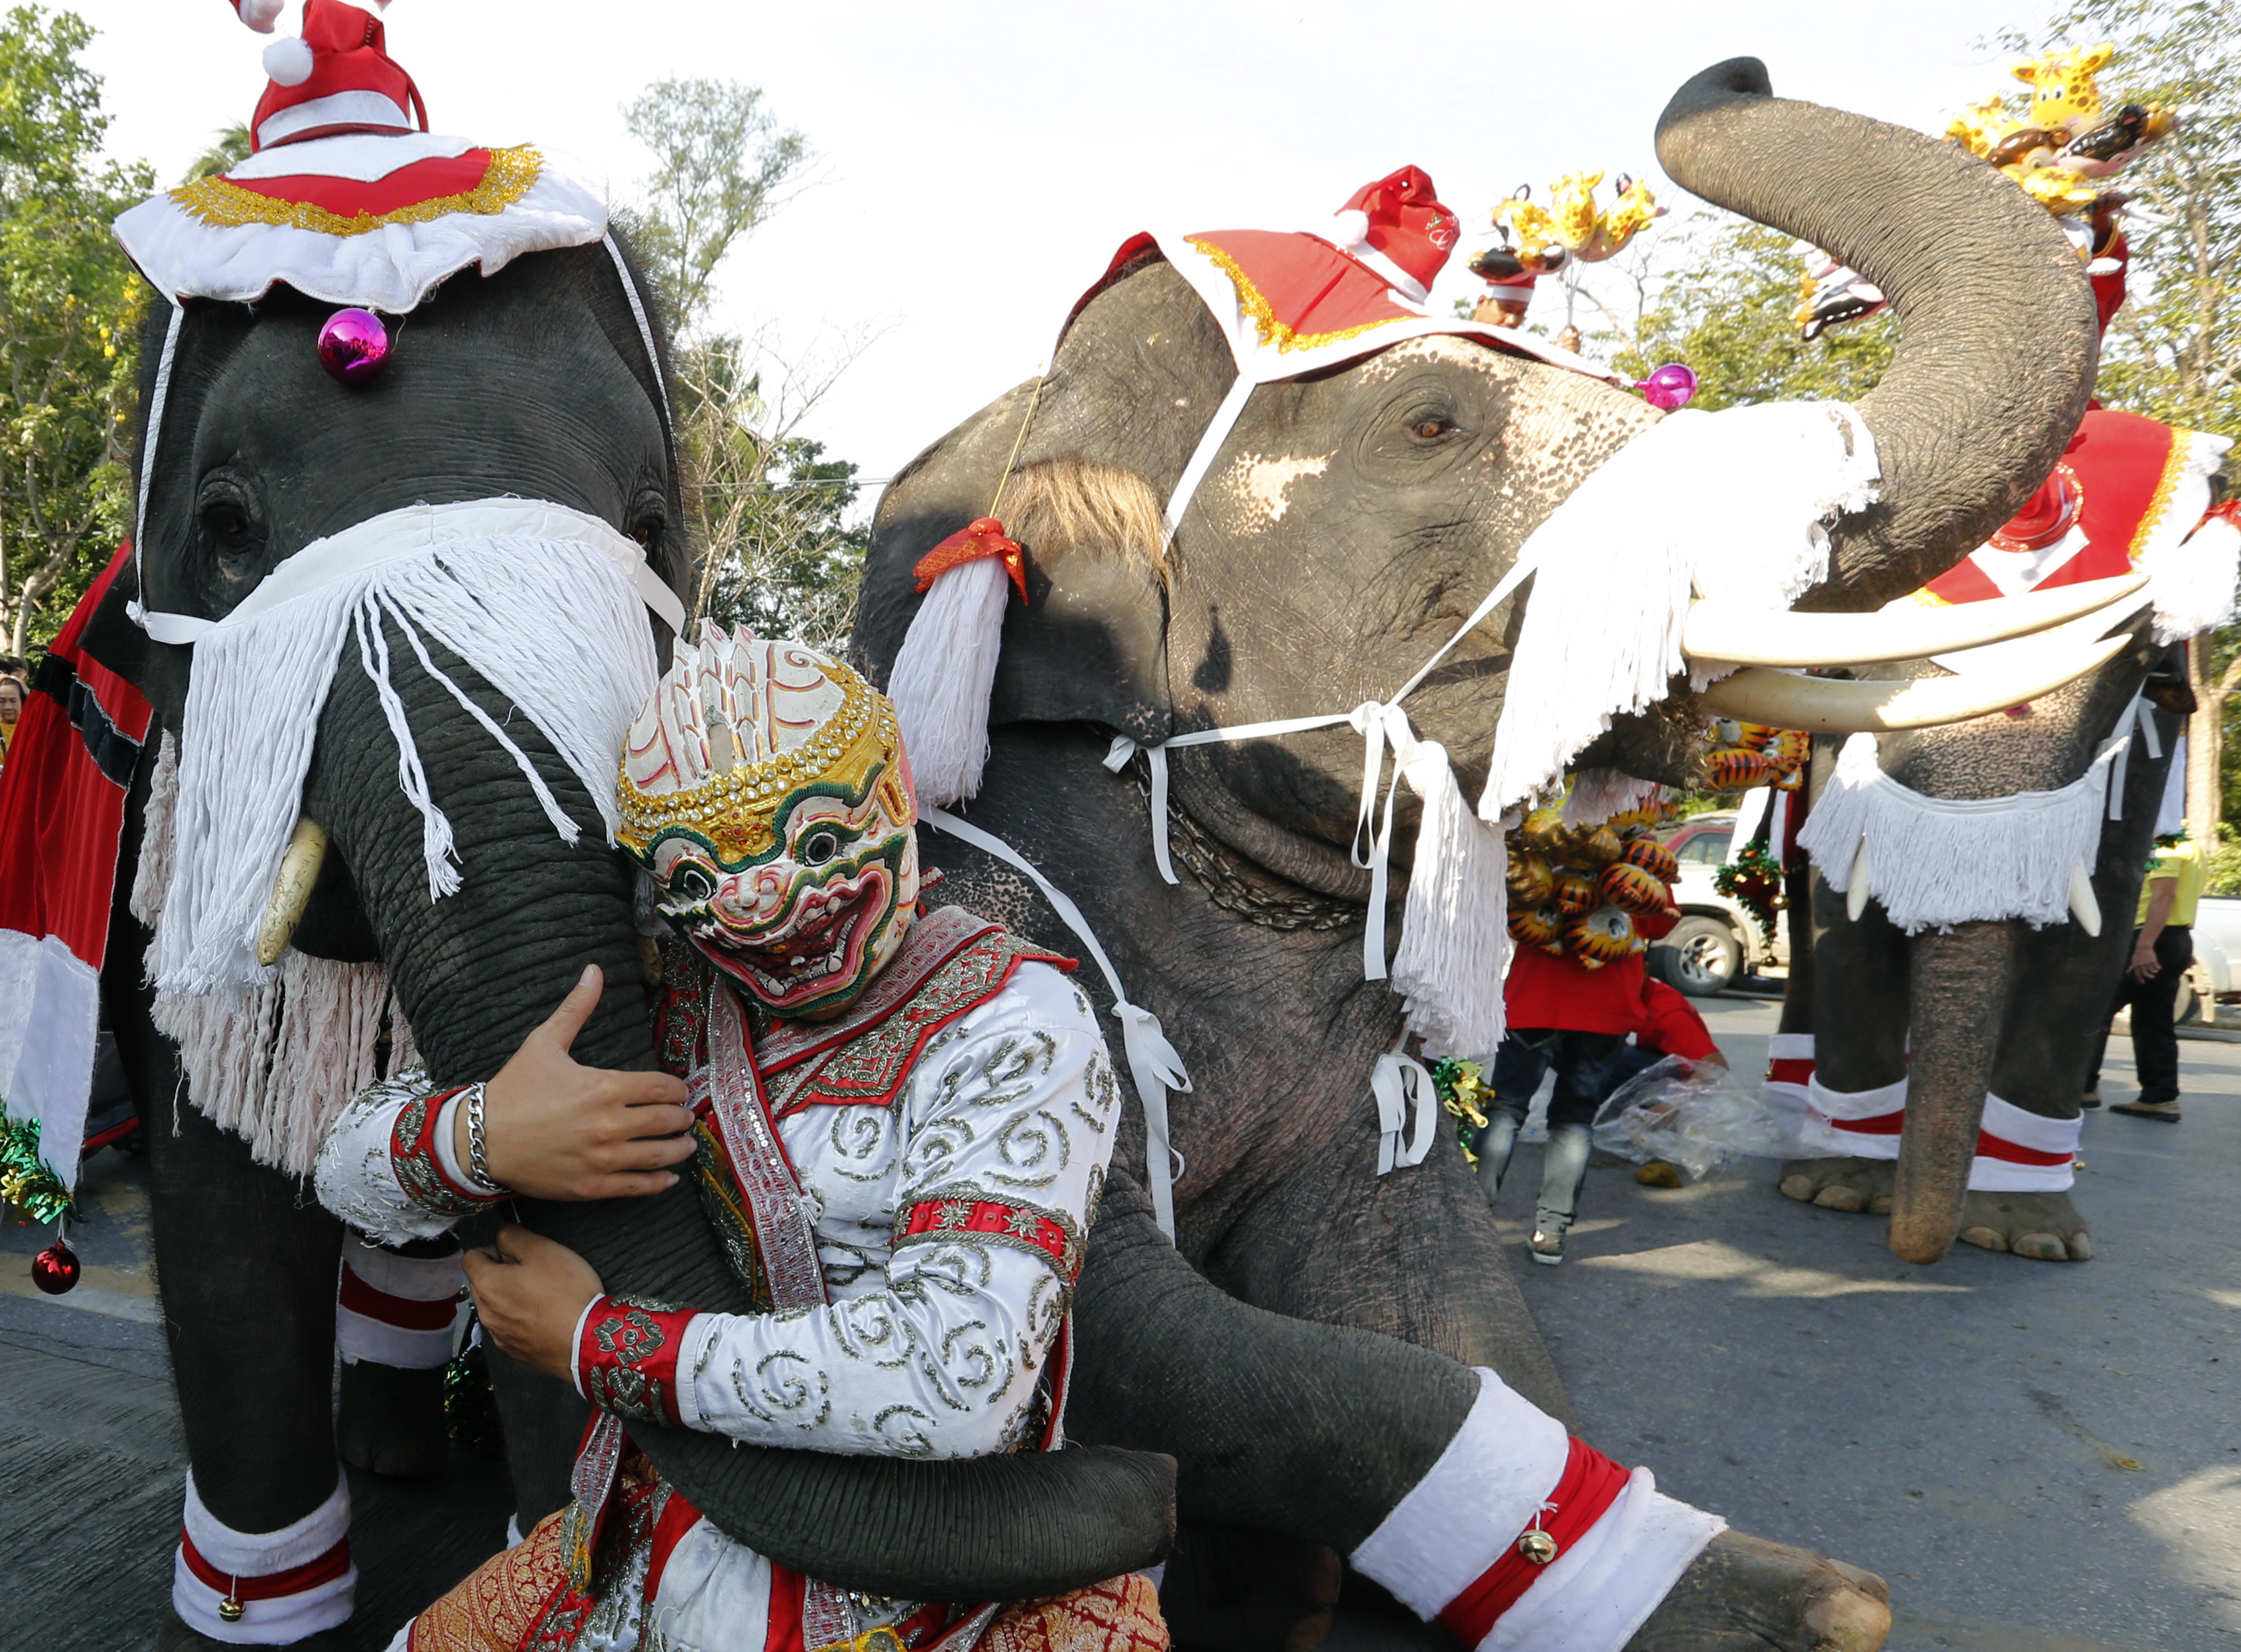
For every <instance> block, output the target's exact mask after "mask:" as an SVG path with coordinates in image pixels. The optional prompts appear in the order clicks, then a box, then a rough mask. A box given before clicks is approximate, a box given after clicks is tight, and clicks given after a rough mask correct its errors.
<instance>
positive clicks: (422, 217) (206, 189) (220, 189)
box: [171, 144, 545, 236]
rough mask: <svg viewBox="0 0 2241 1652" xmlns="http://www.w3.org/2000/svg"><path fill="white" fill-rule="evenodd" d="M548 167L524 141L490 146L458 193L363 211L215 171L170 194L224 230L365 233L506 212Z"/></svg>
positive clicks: (192, 211)
mask: <svg viewBox="0 0 2241 1652" xmlns="http://www.w3.org/2000/svg"><path fill="white" fill-rule="evenodd" d="M544 170H545V160H544V157H542V156H540V155H539V154H538V152H537V151H536V150H534V149H532V148H531V147H530V146H529V145H528V144H521V145H518V147H516V148H513V149H496V150H492V151H491V160H490V165H489V167H488V168H487V169H486V170H485V171H484V173H483V181H482V182H481V183H479V184H476V185H475V186H474V188H472V189H471V190H464V191H461V192H460V193H458V194H457V195H439V196H438V197H435V198H434V199H433V200H429V201H415V202H413V203H412V204H411V205H410V206H400V207H398V208H397V209H396V210H395V211H391V212H360V213H358V215H357V216H356V217H347V218H346V217H343V216H342V215H341V214H340V213H337V212H330V211H327V209H326V208H324V207H323V206H315V205H313V204H311V202H309V201H283V200H279V199H277V198H276V197H272V196H270V195H260V194H258V192H257V191H255V190H245V189H244V188H242V187H241V185H240V184H236V183H234V182H233V181H232V180H231V178H226V177H217V176H213V177H203V178H197V179H196V180H195V181H194V182H193V183H191V184H181V185H180V186H179V187H178V188H177V189H175V190H173V191H171V198H172V199H173V200H174V201H177V203H178V204H179V205H180V206H181V207H183V208H184V209H185V210H186V211H189V212H191V213H192V214H193V215H194V216H195V217H198V218H200V219H201V220H202V221H203V222H204V224H210V225H211V226H212V227H213V228H216V229H221V230H234V229H240V228H242V227H243V226H244V225H247V224H275V225H279V226H283V227H285V228H291V229H298V230H311V231H317V232H318V234H321V235H345V236H347V235H366V234H370V233H371V231H375V230H378V229H381V228H384V227H385V226H386V225H388V224H427V223H430V222H432V221H433V220H435V219H437V218H441V217H450V216H451V215H452V213H454V212H477V213H481V214H482V215H484V216H485V217H488V216H490V215H492V214H493V213H498V212H503V211H505V209H506V208H508V207H510V206H512V204H514V203H515V202H516V201H518V200H519V199H520V198H521V197H523V196H525V195H526V194H528V193H529V191H530V187H531V186H532V184H535V183H536V182H537V179H538V176H539V173H541V172H542V171H544Z"/></svg>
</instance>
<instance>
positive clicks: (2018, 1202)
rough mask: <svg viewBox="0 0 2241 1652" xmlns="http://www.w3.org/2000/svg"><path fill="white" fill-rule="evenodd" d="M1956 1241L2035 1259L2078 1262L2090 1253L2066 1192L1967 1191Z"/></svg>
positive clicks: (2086, 1235) (2089, 1238) (2087, 1236)
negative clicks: (1967, 1195) (1967, 1194)
mask: <svg viewBox="0 0 2241 1652" xmlns="http://www.w3.org/2000/svg"><path fill="white" fill-rule="evenodd" d="M1961 1239H1962V1242H1963V1243H1964V1244H1970V1245H1974V1246H1977V1247H1978V1248H1979V1249H1982V1250H1997V1251H2005V1252H2006V1253H2007V1254H2009V1255H2010V1256H2028V1257H2030V1259H2031V1260H2032V1261H2036V1262H2082V1261H2087V1260H2088V1259H2090V1257H2091V1256H2092V1254H2093V1235H2092V1234H2089V1233H2087V1232H2086V1231H2085V1218H2084V1217H2083V1216H2081V1215H2079V1214H2077V1206H2075V1205H2073V1204H2071V1203H2070V1195H2069V1194H2066V1193H1974V1192H1972V1193H1970V1195H1969V1198H1968V1201H1967V1202H1966V1203H1965V1204H1963V1206H1962V1207H1961Z"/></svg>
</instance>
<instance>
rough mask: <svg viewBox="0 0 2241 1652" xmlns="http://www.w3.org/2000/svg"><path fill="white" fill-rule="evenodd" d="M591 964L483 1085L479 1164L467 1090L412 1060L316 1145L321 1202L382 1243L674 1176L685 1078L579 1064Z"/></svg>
mask: <svg viewBox="0 0 2241 1652" xmlns="http://www.w3.org/2000/svg"><path fill="white" fill-rule="evenodd" d="M600 987H601V980H600V975H599V970H598V969H597V968H590V969H586V970H585V972H584V977H583V979H582V980H579V982H578V983H577V984H576V987H575V988H574V989H573V990H572V991H571V992H570V993H569V994H568V995H567V996H566V997H565V998H564V999H562V1000H560V1007H559V1008H558V1009H557V1010H555V1011H554V1012H553V1013H552V1016H551V1017H550V1018H549V1019H548V1020H546V1021H545V1023H544V1025H542V1026H541V1027H538V1028H537V1029H536V1030H535V1031H534V1032H532V1033H531V1034H530V1035H529V1036H528V1037H527V1038H526V1039H525V1040H522V1045H521V1047H520V1049H519V1050H518V1051H516V1052H515V1053H514V1055H513V1058H512V1060H509V1061H508V1062H507V1063H506V1064H505V1067H502V1068H500V1069H499V1071H498V1076H497V1077H496V1078H494V1079H492V1080H490V1082H489V1083H488V1084H487V1085H485V1086H482V1087H480V1088H481V1090H482V1093H483V1094H482V1097H481V1112H482V1127H483V1128H482V1134H483V1138H484V1146H485V1154H484V1162H483V1165H482V1167H481V1168H482V1170H483V1171H485V1172H486V1173H487V1174H476V1167H475V1164H474V1141H473V1136H474V1132H473V1131H472V1128H471V1127H470V1126H471V1121H472V1115H473V1113H474V1103H475V1101H476V1097H475V1096H474V1095H473V1094H472V1087H454V1088H452V1089H439V1088H438V1087H435V1086H433V1085H431V1084H430V1083H429V1082H428V1079H427V1075H426V1074H425V1073H420V1072H418V1071H414V1072H409V1073H399V1074H398V1076H397V1077H395V1078H393V1079H387V1080H381V1081H379V1082H378V1083H375V1084H373V1085H371V1086H369V1087H367V1088H366V1089H365V1090H364V1091H362V1092H360V1093H359V1094H358V1095H357V1096H355V1097H353V1098H352V1099H351V1102H350V1104H349V1105H348V1106H347V1107H345V1108H344V1109H343V1111H342V1113H341V1114H340V1115H339V1116H338V1118H337V1119H336V1120H335V1122H334V1123H333V1125H332V1126H331V1127H329V1129H328V1131H327V1135H326V1140H324V1142H323V1143H322V1144H321V1146H320V1149H319V1159H318V1167H317V1168H316V1170H315V1172H314V1180H313V1186H314V1187H315V1188H316V1190H317V1192H318V1198H319V1202H320V1203H321V1204H323V1205H324V1206H325V1207H327V1208H328V1209H329V1210H331V1211H332V1212H334V1214H336V1215H338V1216H339V1217H341V1218H342V1219H343V1220H344V1221H346V1222H348V1223H349V1224H350V1225H351V1227H355V1228H357V1229H358V1230H359V1231H360V1232H361V1233H365V1234H370V1235H371V1236H372V1237H374V1238H376V1239H379V1240H382V1241H385V1242H395V1241H401V1240H405V1239H431V1238H433V1237H435V1236H436V1235H437V1234H441V1233H444V1232H445V1231H447V1230H448V1229H449V1228H450V1227H452V1224H453V1223H454V1222H456V1221H458V1220H459V1218H460V1217H462V1216H465V1215H467V1214H471V1213H472V1212H473V1211H476V1210H478V1209H481V1208H483V1207H485V1206H487V1205H490V1204H492V1203H494V1202H496V1201H498V1200H502V1199H505V1198H506V1197H508V1196H509V1195H510V1194H514V1193H525V1194H533V1195H534V1196H536V1197H538V1198H541V1199H579V1200H581V1199H623V1198H630V1197H632V1196H634V1195H639V1194H656V1193H660V1192H662V1191H663V1190H664V1189H666V1188H667V1187H671V1186H672V1185H673V1184H674V1183H675V1181H676V1180H677V1177H676V1174H675V1173H674V1172H673V1171H672V1170H670V1169H669V1168H667V1167H669V1166H671V1165H674V1164H677V1163H679V1162H681V1161H682V1160H686V1159H688V1158H690V1157H692V1136H691V1135H690V1134H689V1132H690V1129H691V1127H692V1114H691V1113H690V1111H688V1110H687V1109H686V1107H685V1106H684V1105H683V1103H684V1100H685V1086H684V1085H683V1084H682V1083H680V1082H679V1080H676V1079H673V1078H672V1077H670V1076H669V1075H668V1074H667V1073H618V1072H607V1071H605V1070H602V1069H600V1068H597V1067H579V1066H578V1065H577V1063H576V1062H575V1061H574V1060H572V1058H571V1057H570V1055H569V1053H568V1048H569V1045H570V1043H571V1042H572V1040H574V1038H575V1035H576V1033H577V1032H578V1030H579V1028H581V1027H582V1026H583V1024H584V1022H585V1020H586V1019H587V1018H588V1017H589V1016H590V1014H591V1013H592V1009H593V1008H595V1007H597V1006H598V1004H599V992H600Z"/></svg>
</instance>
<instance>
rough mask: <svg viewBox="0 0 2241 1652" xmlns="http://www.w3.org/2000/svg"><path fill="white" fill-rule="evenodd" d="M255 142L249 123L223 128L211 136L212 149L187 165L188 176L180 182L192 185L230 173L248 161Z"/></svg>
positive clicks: (241, 122)
mask: <svg viewBox="0 0 2241 1652" xmlns="http://www.w3.org/2000/svg"><path fill="white" fill-rule="evenodd" d="M253 141H254V140H253V139H252V138H251V137H250V135H249V123H248V122H246V121H236V122H234V124H232V125H231V126H221V127H220V128H218V130H217V131H215V132H213V133H211V144H210V147H209V148H208V149H206V150H204V151H203V152H202V153H201V154H199V155H197V156H196V157H195V158H194V159H193V160H192V161H191V162H189V163H188V164H187V175H186V176H185V177H183V178H181V179H180V180H179V182H180V183H182V184H191V183H193V182H194V181H195V180H196V179H197V178H198V177H211V176H212V175H213V174H214V173H218V172H230V171H232V170H233V169H234V168H235V167H237V166H238V165H240V164H241V163H242V162H244V161H245V160H247V159H248V158H249V155H250V145H251V143H252V142H253Z"/></svg>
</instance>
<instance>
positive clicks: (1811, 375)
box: [1602, 212, 1897, 411]
mask: <svg viewBox="0 0 2241 1652" xmlns="http://www.w3.org/2000/svg"><path fill="white" fill-rule="evenodd" d="M1794 245H1795V244H1794V243H1793V242H1792V241H1791V239H1790V237H1788V236H1786V235H1784V234H1783V233H1782V232H1781V231H1778V230H1769V229H1768V228H1767V227H1766V226H1765V225H1763V224H1753V223H1751V222H1750V221H1749V219H1748V218H1739V217H1735V216H1734V215H1733V214H1731V213H1727V212H1717V213H1709V214H1707V215H1705V216H1703V217H1697V218H1692V219H1690V220H1689V221H1688V222H1687V223H1685V224H1682V225H1681V226H1679V227H1678V228H1676V230H1674V231H1671V232H1669V233H1668V234H1667V235H1665V236H1663V237H1661V238H1660V239H1659V240H1657V241H1656V243H1654V244H1652V245H1651V247H1650V249H1649V257H1647V258H1646V259H1645V260H1644V263H1643V264H1642V272H1643V274H1644V275H1646V276H1647V278H1648V279H1647V281H1646V282H1645V283H1644V285H1645V286H1646V287H1647V290H1648V293H1649V297H1648V299H1647V301H1646V302H1645V303H1643V304H1642V306H1641V308H1640V311H1639V319H1638V320H1637V321H1636V324H1634V326H1633V327H1632V328H1630V329H1629V330H1628V334H1630V336H1626V335H1620V334H1617V333H1616V331H1614V330H1613V321H1612V319H1610V318H1608V312H1606V316H1607V320H1606V331H1605V332H1604V333H1603V334H1602V337H1604V338H1608V339H1610V340H1611V342H1613V343H1616V344H1617V345H1618V346H1619V348H1618V350H1617V352H1616V356H1615V358H1614V359H1615V361H1616V365H1618V366H1619V367H1620V368H1621V369H1622V370H1624V371H1627V372H1629V373H1630V374H1632V375H1633V376H1634V377H1635V378H1646V377H1647V376H1648V375H1649V372H1650V371H1651V370H1652V369H1653V368H1656V367H1657V366H1659V365H1662V364H1663V363H1666V362H1669V361H1677V362H1682V363H1683V364H1685V365H1688V366H1689V367H1690V368H1693V369H1694V370H1695V371H1696V376H1697V381H1698V383H1697V390H1696V399H1695V400H1694V401H1692V402H1691V403H1690V404H1689V405H1691V406H1693V407H1701V408H1704V409H1706V410H1708V411H1709V410H1716V409H1718V408H1722V407H1738V406H1744V405H1749V404H1751V403H1754V402H1767V401H1850V400H1854V399H1856V398H1858V397H1860V396H1862V395H1864V394H1865V393H1866V392H1867V391H1868V390H1869V389H1870V387H1871V386H1873V385H1874V384H1875V382H1876V380H1877V379H1878V378H1882V377H1883V369H1884V368H1886V367H1888V366H1889V365H1890V358H1891V351H1892V347H1893V345H1894V344H1895V343H1896V336H1897V334H1896V324H1894V322H1893V321H1892V319H1891V318H1890V312H1889V311H1885V312H1884V313H1883V314H1882V315H1879V316H1873V317H1870V318H1868V319H1867V320H1865V321H1863V322H1855V323H1853V324H1851V325H1850V326H1848V327H1839V328H1835V329H1832V330H1831V331H1828V332H1825V333H1823V335H1822V336H1821V337H1820V338H1816V339H1813V340H1810V341H1808V340H1806V339H1804V338H1801V337H1799V335H1798V331H1797V322H1796V310H1797V304H1798V299H1799V296H1800V294H1801V291H1802V290H1803V284H1804V282H1805V261H1804V259H1803V257H1800V256H1799V255H1798V254H1797V253H1796V251H1794ZM1661 266H1662V268H1663V269H1665V270H1668V271H1669V273H1667V274H1664V275H1663V276H1662V278H1660V274H1659V271H1660V269H1661Z"/></svg>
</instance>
